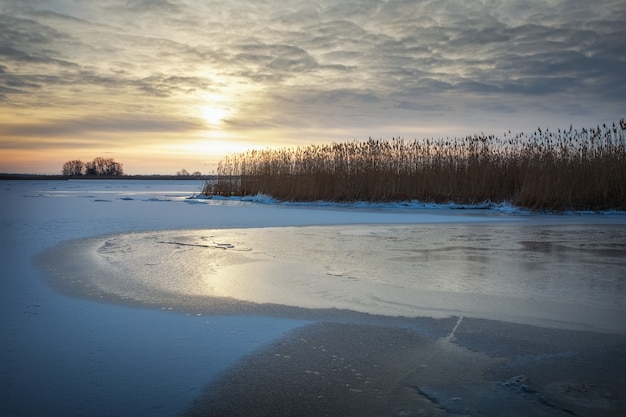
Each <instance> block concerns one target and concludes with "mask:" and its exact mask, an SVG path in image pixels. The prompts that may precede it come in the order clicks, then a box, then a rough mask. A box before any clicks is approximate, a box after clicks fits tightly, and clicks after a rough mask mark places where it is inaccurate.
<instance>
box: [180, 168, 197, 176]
mask: <svg viewBox="0 0 626 417" xmlns="http://www.w3.org/2000/svg"><path fill="white" fill-rule="evenodd" d="M176 175H177V176H179V177H189V176H193V177H201V176H202V172H200V171H194V172H192V173H191V174H190V173H189V171H187V170H186V169H185V168H183V169H181V170H180V171H176Z"/></svg>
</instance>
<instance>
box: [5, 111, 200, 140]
mask: <svg viewBox="0 0 626 417" xmlns="http://www.w3.org/2000/svg"><path fill="white" fill-rule="evenodd" d="M200 127H201V126H200V125H199V124H198V123H194V122H190V121H181V120H177V119H171V118H167V117H159V118H154V117H146V116H137V115H135V116H130V115H117V114H113V115H108V116H102V117H92V118H81V119H74V120H55V121H49V122H47V123H40V124H30V125H24V124H5V125H2V126H0V135H2V136H7V137H11V136H30V137H33V136H44V137H65V136H70V137H71V136H80V135H81V134H86V133H89V132H129V133H133V132H134V133H142V132H144V133H145V132H186V131H190V130H196V129H199V128H200Z"/></svg>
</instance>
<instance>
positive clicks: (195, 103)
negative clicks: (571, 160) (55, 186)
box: [0, 0, 626, 174]
mask: <svg viewBox="0 0 626 417" xmlns="http://www.w3.org/2000/svg"><path fill="white" fill-rule="evenodd" d="M625 22H626V2H625V1H623V0H596V1H589V0H508V1H505V0H386V1H383V0H358V1H357V0H303V1H301V0H280V1H277V0H228V1H211V0H206V1H203V0H99V1H85V0H0V172H34V173H58V172H59V171H60V168H61V165H62V163H63V162H65V161H67V160H69V159H82V160H84V161H88V160H91V159H93V158H94V157H96V156H104V157H112V158H114V159H115V160H116V161H118V162H121V163H123V164H124V169H125V171H126V173H129V174H141V173H161V174H173V173H175V172H176V171H178V170H180V169H182V168H186V169H187V170H188V171H196V170H198V171H202V172H203V173H209V172H211V171H212V170H213V169H214V164H215V162H216V161H217V160H218V159H219V158H220V156H221V155H223V154H224V153H225V152H232V151H238V150H245V149H248V148H251V147H257V148H265V147H269V146H294V145H307V144H310V143H318V142H333V141H345V140H353V139H358V140H364V139H367V138H368V137H374V138H391V137H398V136H400V137H404V138H407V139H414V138H426V137H446V136H457V137H461V136H465V135H468V134H473V133H480V132H485V133H495V134H501V133H503V132H504V131H508V130H509V129H510V130H512V131H515V132H520V131H528V130H533V129H535V128H536V127H538V126H541V127H542V128H546V127H548V128H554V129H556V128H558V127H569V125H570V124H573V125H574V126H575V127H590V126H595V125H597V124H599V123H603V122H611V123H612V122H614V121H618V120H619V119H620V118H621V117H625V116H626V76H625V74H626V41H625V39H626V24H625Z"/></svg>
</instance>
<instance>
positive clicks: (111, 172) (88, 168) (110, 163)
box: [61, 157, 124, 177]
mask: <svg viewBox="0 0 626 417" xmlns="http://www.w3.org/2000/svg"><path fill="white" fill-rule="evenodd" d="M61 173H62V174H63V175H65V176H71V177H77V176H82V175H86V176H121V175H124V170H123V169H122V164H120V163H119V162H115V160H113V158H102V157H98V158H95V159H94V160H93V161H91V162H83V161H81V160H79V159H74V160H72V161H67V162H66V163H64V164H63V169H62V171H61Z"/></svg>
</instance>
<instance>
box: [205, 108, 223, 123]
mask: <svg viewBox="0 0 626 417" xmlns="http://www.w3.org/2000/svg"><path fill="white" fill-rule="evenodd" d="M228 113H229V112H228V110H227V109H225V108H221V107H214V106H205V107H203V108H202V118H203V119H204V120H205V121H206V122H207V123H209V124H211V125H219V124H220V123H222V121H223V120H224V119H225V118H226V117H227V116H228Z"/></svg>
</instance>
